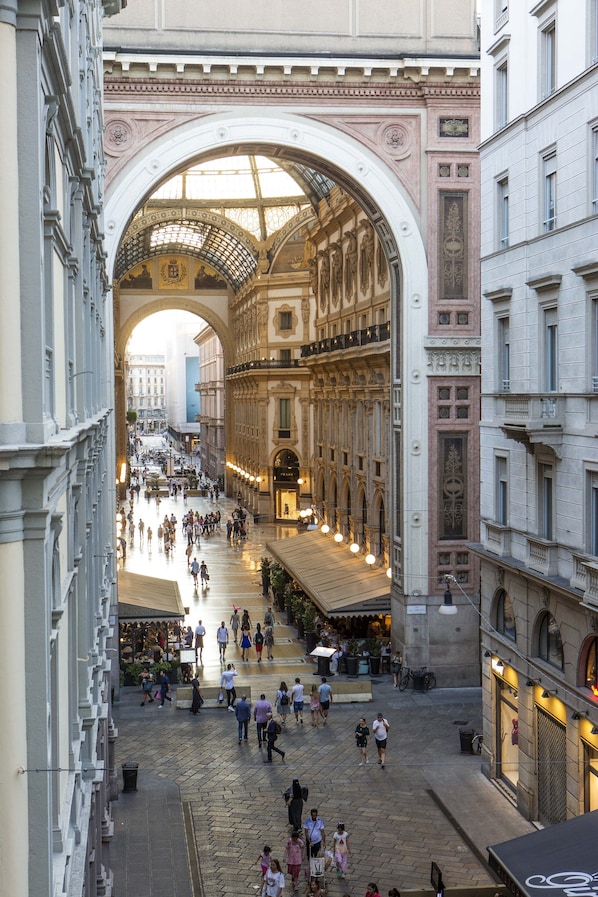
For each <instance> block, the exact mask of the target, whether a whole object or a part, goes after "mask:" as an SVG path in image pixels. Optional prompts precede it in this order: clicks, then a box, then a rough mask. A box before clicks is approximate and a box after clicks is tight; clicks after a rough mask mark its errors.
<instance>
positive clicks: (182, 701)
mask: <svg viewBox="0 0 598 897" xmlns="http://www.w3.org/2000/svg"><path fill="white" fill-rule="evenodd" d="M235 689H236V692H237V700H239V698H241V696H242V695H247V700H248V701H249V703H251V686H250V685H244V686H241V685H235ZM200 691H201V696H202V698H203V700H204V703H203V704H202V708H203V709H204V710H211V709H220V708H224V709H225V710H226V692H225V694H224V701H223V702H222V703H221V704H220V703H219V701H218V695H219V694H220V687H219V686H218V685H206V686H203V685H202V686H201V687H200ZM192 700H193V686H192V685H177V689H176V697H175V706H176V708H177V710H189V708H190V707H191V702H192Z"/></svg>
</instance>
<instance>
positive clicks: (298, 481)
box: [297, 477, 303, 486]
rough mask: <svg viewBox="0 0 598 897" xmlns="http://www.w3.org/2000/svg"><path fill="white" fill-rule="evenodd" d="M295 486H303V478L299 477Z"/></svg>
mask: <svg viewBox="0 0 598 897" xmlns="http://www.w3.org/2000/svg"><path fill="white" fill-rule="evenodd" d="M297 485H298V486H303V478H302V477H299V479H298V480H297Z"/></svg>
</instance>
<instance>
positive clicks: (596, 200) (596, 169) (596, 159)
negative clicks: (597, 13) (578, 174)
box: [592, 0, 598, 215]
mask: <svg viewBox="0 0 598 897" xmlns="http://www.w3.org/2000/svg"><path fill="white" fill-rule="evenodd" d="M596 2H597V3H598V0H596ZM592 214H593V215H596V214H598V126H597V127H595V128H592Z"/></svg>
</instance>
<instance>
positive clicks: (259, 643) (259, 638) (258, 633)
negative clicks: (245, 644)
mask: <svg viewBox="0 0 598 897" xmlns="http://www.w3.org/2000/svg"><path fill="white" fill-rule="evenodd" d="M253 644H254V645H255V653H256V654H257V662H258V663H261V662H262V651H263V649H264V633H263V632H262V627H261V625H260V624H259V623H258V624H257V626H256V630H255V634H254V636H253Z"/></svg>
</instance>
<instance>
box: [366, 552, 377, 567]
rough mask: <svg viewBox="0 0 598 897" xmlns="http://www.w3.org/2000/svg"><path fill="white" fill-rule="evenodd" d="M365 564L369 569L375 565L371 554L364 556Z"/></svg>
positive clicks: (374, 559)
mask: <svg viewBox="0 0 598 897" xmlns="http://www.w3.org/2000/svg"><path fill="white" fill-rule="evenodd" d="M365 562H366V564H367V565H368V567H371V566H372V565H373V564H375V563H376V558H375V556H374V555H373V554H366V556H365Z"/></svg>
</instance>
